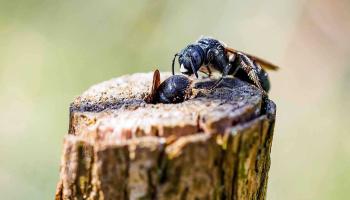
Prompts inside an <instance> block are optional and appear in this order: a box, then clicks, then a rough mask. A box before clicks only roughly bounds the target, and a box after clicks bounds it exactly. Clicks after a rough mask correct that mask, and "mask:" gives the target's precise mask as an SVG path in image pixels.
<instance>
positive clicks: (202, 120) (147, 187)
mask: <svg viewBox="0 0 350 200" xmlns="http://www.w3.org/2000/svg"><path fill="white" fill-rule="evenodd" d="M161 76H162V79H163V80H164V79H165V78H167V77H169V74H162V75H161ZM195 81H197V82H195V83H194V86H193V89H192V96H191V98H190V99H189V100H187V101H185V102H182V103H178V104H150V103H147V102H146V101H145V99H146V97H147V95H148V94H149V92H150V88H151V84H152V74H151V73H147V74H134V75H130V76H123V77H120V78H116V79H112V80H110V81H106V82H103V83H100V84H97V85H95V86H92V87H91V88H90V89H88V90H87V91H86V92H84V93H83V94H82V95H81V96H79V97H77V98H76V99H75V100H74V102H73V103H72V104H71V107H70V126H69V134H68V135H67V136H66V137H65V139H64V147H63V153H62V160H61V168H60V180H59V183H58V186H57V191H56V199H166V200H168V199H265V193H266V186H267V179H268V171H269V167H270V151H271V143H272V136H273V127H274V121H275V110H276V107H275V104H274V103H273V102H272V101H270V100H268V99H267V98H265V97H264V95H263V94H262V93H261V92H260V91H259V90H258V89H257V88H256V87H254V86H252V85H250V84H248V83H245V82H243V81H240V80H238V79H233V78H227V79H225V80H224V82H223V84H221V85H220V86H219V87H218V88H217V89H215V90H214V91H210V90H208V88H209V86H211V85H212V84H213V83H214V80H200V81H198V80H195Z"/></svg>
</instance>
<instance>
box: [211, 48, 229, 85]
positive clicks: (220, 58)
mask: <svg viewBox="0 0 350 200" xmlns="http://www.w3.org/2000/svg"><path fill="white" fill-rule="evenodd" d="M207 54H208V55H207V57H208V58H209V59H208V60H209V61H214V63H216V65H217V67H218V68H219V69H221V70H220V71H222V76H221V78H220V79H219V80H218V81H217V82H216V83H215V84H214V86H212V87H211V90H213V89H215V88H217V87H218V86H219V85H220V84H221V82H222V81H223V79H224V77H226V76H227V75H228V74H229V72H230V71H231V69H232V65H231V63H230V62H229V59H228V58H227V55H226V53H225V49H224V48H223V47H220V46H218V47H216V48H213V49H210V50H209V51H208V53H207Z"/></svg>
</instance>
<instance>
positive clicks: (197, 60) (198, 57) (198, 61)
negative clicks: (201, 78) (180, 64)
mask: <svg viewBox="0 0 350 200" xmlns="http://www.w3.org/2000/svg"><path fill="white" fill-rule="evenodd" d="M192 59H193V62H194V64H195V65H200V64H201V63H202V57H201V55H200V54H199V52H198V51H193V52H192Z"/></svg>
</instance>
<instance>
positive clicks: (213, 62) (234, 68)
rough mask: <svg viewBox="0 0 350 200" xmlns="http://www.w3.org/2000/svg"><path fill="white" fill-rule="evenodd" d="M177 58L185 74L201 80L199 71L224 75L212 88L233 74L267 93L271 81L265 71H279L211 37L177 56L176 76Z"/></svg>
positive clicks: (263, 61) (275, 67)
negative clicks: (216, 72) (215, 71)
mask: <svg viewBox="0 0 350 200" xmlns="http://www.w3.org/2000/svg"><path fill="white" fill-rule="evenodd" d="M176 57H178V61H179V64H180V72H181V73H183V74H186V75H192V74H194V75H195V76H196V77H197V78H198V71H200V72H203V73H205V74H208V76H209V77H210V75H211V73H212V71H213V70H217V71H219V72H220V73H222V76H221V78H220V79H219V80H218V81H217V82H216V83H215V85H214V86H213V88H215V87H217V86H218V85H219V84H220V83H221V82H222V80H223V78H224V77H225V76H227V75H233V76H235V77H238V78H239V79H242V80H244V81H248V82H250V83H252V84H254V85H256V86H257V87H258V88H259V89H261V90H262V91H264V92H268V91H269V89H270V81H269V78H268V75H267V73H266V72H265V69H270V70H277V69H278V67H277V66H276V65H274V64H272V63H270V62H268V61H266V60H263V59H261V58H258V57H255V56H253V55H249V54H246V53H243V52H241V51H237V50H235V49H232V48H229V47H227V46H226V44H224V43H223V42H220V41H219V40H216V39H214V38H210V37H201V38H200V39H199V40H198V41H197V42H195V43H193V44H190V45H188V46H187V47H186V48H184V49H182V50H181V51H180V52H179V53H176V54H175V56H174V59H173V62H172V73H173V75H174V74H175V70H174V65H175V59H176Z"/></svg>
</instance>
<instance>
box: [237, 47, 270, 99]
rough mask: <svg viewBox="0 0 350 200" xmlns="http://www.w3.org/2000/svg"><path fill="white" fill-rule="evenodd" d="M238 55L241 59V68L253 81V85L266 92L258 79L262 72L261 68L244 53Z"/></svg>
mask: <svg viewBox="0 0 350 200" xmlns="http://www.w3.org/2000/svg"><path fill="white" fill-rule="evenodd" d="M237 55H238V59H239V65H240V68H242V69H243V70H244V71H245V72H246V73H247V75H248V77H249V79H250V80H251V81H253V83H254V84H255V85H256V86H257V87H258V88H259V89H260V90H261V91H263V92H265V90H264V88H263V87H262V86H261V83H260V79H259V77H258V74H259V71H261V69H260V68H259V66H257V65H255V64H254V61H252V60H251V59H250V58H249V57H248V56H246V55H244V54H242V53H237ZM265 93H266V92H265Z"/></svg>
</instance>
